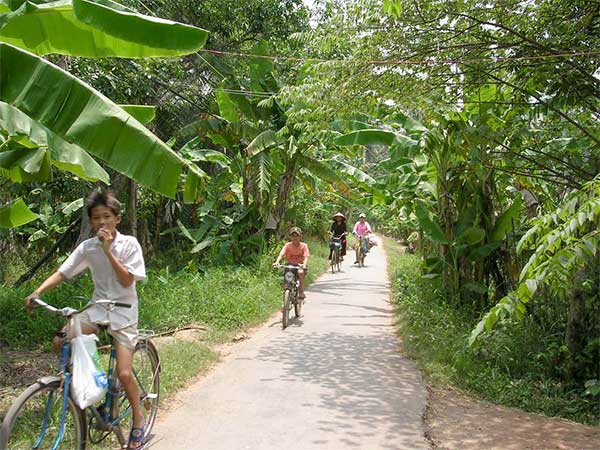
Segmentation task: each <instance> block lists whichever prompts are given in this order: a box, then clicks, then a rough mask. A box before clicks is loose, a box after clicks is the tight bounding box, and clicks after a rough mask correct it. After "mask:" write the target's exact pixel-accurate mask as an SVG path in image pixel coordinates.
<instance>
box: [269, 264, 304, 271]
mask: <svg viewBox="0 0 600 450" xmlns="http://www.w3.org/2000/svg"><path fill="white" fill-rule="evenodd" d="M273 268H274V269H288V270H298V269H304V267H302V266H292V265H289V264H274V265H273Z"/></svg>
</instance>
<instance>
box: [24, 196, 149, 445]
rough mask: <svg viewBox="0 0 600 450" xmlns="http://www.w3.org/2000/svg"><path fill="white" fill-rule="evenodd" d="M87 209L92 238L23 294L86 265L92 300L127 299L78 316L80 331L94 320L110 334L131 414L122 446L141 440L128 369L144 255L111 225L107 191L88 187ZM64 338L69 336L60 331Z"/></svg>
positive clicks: (91, 328) (113, 208)
mask: <svg viewBox="0 0 600 450" xmlns="http://www.w3.org/2000/svg"><path fill="white" fill-rule="evenodd" d="M86 208H87V214H88V217H89V218H90V224H91V226H92V229H93V230H94V231H95V233H96V237H93V238H91V239H87V240H86V241H83V242H82V243H81V244H79V246H78V247H77V248H76V249H75V251H74V252H73V253H72V254H71V255H70V256H69V257H68V258H67V260H66V261H65V262H64V263H63V264H62V265H61V266H60V267H59V269H58V270H57V271H56V272H55V273H54V274H52V275H50V277H48V278H47V279H46V280H45V281H44V282H43V283H42V284H41V285H40V286H39V287H38V288H37V289H36V290H35V291H33V292H32V293H31V295H29V296H28V297H27V298H26V299H25V304H26V305H27V307H28V308H30V302H31V300H32V299H34V298H38V297H39V296H40V295H42V294H43V293H44V292H46V291H48V290H49V289H52V288H53V287H55V286H57V285H58V284H60V283H61V282H63V281H64V280H66V279H70V278H72V277H74V276H75V275H77V274H78V273H80V272H82V271H84V270H85V269H88V268H89V269H90V272H91V274H92V279H93V281H94V294H93V296H92V300H91V302H92V303H94V302H95V301H96V300H115V301H118V302H123V303H129V304H131V308H114V309H112V310H110V309H108V308H106V307H105V306H104V305H96V306H92V307H91V308H89V309H88V310H87V311H85V312H84V313H82V314H81V315H79V319H80V323H81V329H82V332H83V333H84V334H91V333H95V332H97V331H98V327H97V325H107V326H108V333H109V334H110V335H111V336H112V337H113V341H114V344H115V350H116V359H117V374H118V377H119V381H120V382H121V384H122V386H123V388H124V389H125V393H126V394H127V399H128V400H129V403H130V404H131V408H132V413H133V427H132V430H131V433H130V435H129V443H128V446H127V449H128V450H137V449H141V448H142V447H143V445H144V423H143V421H144V418H143V416H142V412H141V410H140V397H139V392H138V387H137V384H136V381H135V378H134V376H133V372H132V363H133V353H134V351H135V347H136V344H137V340H138V328H137V322H138V298H137V291H136V288H135V282H136V281H138V280H143V279H145V278H146V269H145V266H144V256H143V254H142V249H141V247H140V244H139V243H138V241H137V239H136V238H135V237H133V236H126V235H123V234H120V233H119V232H118V231H117V229H116V227H117V225H118V224H119V223H120V222H121V205H120V203H119V201H118V200H117V199H116V198H115V197H114V196H113V195H112V194H111V193H109V192H106V191H104V192H103V191H94V192H92V194H91V195H90V196H89V197H88V198H87V201H86ZM65 330H66V328H64V329H63V330H62V332H60V333H57V337H56V339H55V342H54V344H55V349H56V348H58V349H60V347H61V345H62V338H64V337H65V336H66V335H65ZM66 337H67V338H70V336H66Z"/></svg>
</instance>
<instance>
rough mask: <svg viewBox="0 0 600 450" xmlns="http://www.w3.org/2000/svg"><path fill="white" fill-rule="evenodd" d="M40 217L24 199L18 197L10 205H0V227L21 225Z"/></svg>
mask: <svg viewBox="0 0 600 450" xmlns="http://www.w3.org/2000/svg"><path fill="white" fill-rule="evenodd" d="M38 217H39V216H38V215H37V214H35V213H33V212H32V211H31V210H30V209H29V208H28V207H27V205H26V204H25V202H23V200H22V199H20V198H18V199H17V200H14V201H13V202H11V203H9V204H8V205H5V206H1V207H0V228H15V227H20V226H21V225H24V224H26V223H29V222H32V221H34V220H36V219H37V218H38Z"/></svg>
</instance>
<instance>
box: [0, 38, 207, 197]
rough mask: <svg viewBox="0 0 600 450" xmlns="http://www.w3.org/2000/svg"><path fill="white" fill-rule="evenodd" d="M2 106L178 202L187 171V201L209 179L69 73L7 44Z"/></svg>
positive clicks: (0, 67)
mask: <svg viewBox="0 0 600 450" xmlns="http://www.w3.org/2000/svg"><path fill="white" fill-rule="evenodd" d="M0 101H3V102H6V103H8V104H9V105H11V106H13V107H14V108H16V109H18V110H19V111H21V112H22V113H23V114H25V115H26V116H28V117H29V118H30V119H32V120H33V121H36V122H37V123H38V124H40V125H42V126H43V127H45V128H46V129H48V130H49V131H50V132H52V133H53V135H55V136H57V137H59V138H60V139H63V140H64V141H66V142H68V143H71V144H76V145H77V146H79V147H80V148H82V149H83V150H85V151H86V152H88V153H90V154H92V155H94V156H97V157H99V158H100V159H102V160H103V161H105V162H106V164H108V165H109V166H110V167H112V168H113V169H115V170H117V171H118V172H121V173H123V174H125V175H127V176H128V177H130V178H132V179H134V180H136V181H137V182H139V183H140V184H142V185H145V186H147V187H149V188H151V189H153V190H155V191H156V192H159V193H161V194H163V195H166V196H168V197H172V198H173V197H174V196H175V193H176V192H177V187H178V185H179V177H180V175H181V173H182V171H183V169H184V168H185V169H187V180H186V191H185V192H186V198H187V200H191V199H192V197H193V196H195V195H196V194H197V192H198V188H199V185H200V179H201V178H202V177H203V174H202V173H201V172H200V171H199V170H198V168H197V167H196V166H195V165H193V164H191V163H189V162H188V161H185V160H183V159H182V158H181V157H179V156H178V155H177V154H176V153H175V152H173V151H172V150H171V149H170V148H169V147H167V146H166V145H165V144H164V143H163V142H162V141H161V140H160V139H158V138H157V137H156V136H155V135H153V134H152V133H151V132H150V131H149V130H148V129H146V128H145V127H144V126H143V125H142V124H141V123H140V122H138V121H137V120H135V119H134V118H133V117H131V116H130V115H128V114H127V113H126V112H125V111H123V110H122V109H121V108H119V106H117V105H116V104H115V103H113V102H112V101H111V100H109V99H108V98H106V97H104V96H103V95H102V94H100V93H99V92H97V91H96V90H94V89H93V88H91V87H90V86H88V85H86V84H85V83H83V82H82V81H81V80H79V79H77V78H75V77H73V76H72V75H70V74H69V73H68V72H65V71H64V70H62V69H60V68H59V67H57V66H55V65H53V64H51V63H49V62H48V61H46V60H44V59H42V58H40V57H38V56H35V55H33V54H31V53H29V52H26V51H24V50H21V49H19V48H16V47H14V46H12V45H9V44H4V43H0Z"/></svg>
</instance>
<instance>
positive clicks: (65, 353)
mask: <svg viewBox="0 0 600 450" xmlns="http://www.w3.org/2000/svg"><path fill="white" fill-rule="evenodd" d="M70 356H71V343H70V342H68V341H67V340H66V339H65V342H63V345H62V347H61V351H60V363H59V367H60V372H59V373H60V374H61V376H62V378H63V383H62V409H61V412H60V425H59V429H58V435H57V436H56V440H55V441H54V445H53V446H52V450H57V449H58V447H59V446H60V443H61V442H62V438H63V435H64V432H65V416H66V412H67V408H68V399H69V387H70V386H71V372H70V371H69V368H68V361H69V357H70ZM53 396H54V394H53V393H51V394H50V397H49V398H48V403H47V404H46V410H45V413H44V421H43V422H42V429H41V431H40V435H39V436H38V439H37V441H36V442H35V444H34V446H33V448H34V449H36V448H39V446H40V445H41V443H42V441H43V440H44V437H45V436H46V431H47V429H48V422H49V415H50V410H51V409H52V404H53V403H54V398H53Z"/></svg>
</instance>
